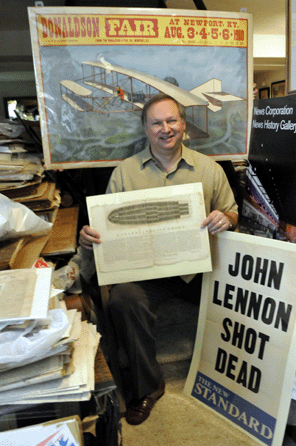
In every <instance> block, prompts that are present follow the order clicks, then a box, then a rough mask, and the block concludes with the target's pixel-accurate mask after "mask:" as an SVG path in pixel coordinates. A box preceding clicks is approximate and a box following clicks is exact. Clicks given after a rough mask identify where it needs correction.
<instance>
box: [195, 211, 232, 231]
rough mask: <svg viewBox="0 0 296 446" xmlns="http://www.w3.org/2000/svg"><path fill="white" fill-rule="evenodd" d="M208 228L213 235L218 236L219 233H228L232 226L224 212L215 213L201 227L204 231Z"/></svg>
mask: <svg viewBox="0 0 296 446" xmlns="http://www.w3.org/2000/svg"><path fill="white" fill-rule="evenodd" d="M206 226H207V227H208V230H209V232H210V233H211V234H218V233H219V232H223V231H227V230H228V229H229V228H230V227H231V226H232V224H231V222H230V220H229V218H227V217H226V215H225V214H223V212H220V211H213V212H211V213H210V215H209V216H208V217H207V218H206V219H205V220H204V221H203V222H202V224H201V226H200V227H201V229H203V228H205V227H206Z"/></svg>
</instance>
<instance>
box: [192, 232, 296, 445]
mask: <svg viewBox="0 0 296 446" xmlns="http://www.w3.org/2000/svg"><path fill="white" fill-rule="evenodd" d="M212 261H213V271H212V272H211V273H207V274H204V279H203V286H202V299H201V309H200V316H199V322H198V329H197V338H196V343H195V348H194V355H193V360H192V364H191V367H190V371H189V375H188V379H187V382H186V385H185V390H184V391H185V394H186V395H188V396H190V397H192V398H193V399H194V400H195V401H199V402H202V403H204V404H206V405H207V406H208V407H209V408H210V409H212V410H213V411H215V412H216V413H218V414H220V415H221V416H222V417H225V419H226V420H228V421H229V422H231V423H233V424H234V425H235V426H236V427H238V428H239V429H240V430H242V431H244V432H245V433H246V434H248V435H249V436H251V437H252V438H253V440H255V441H257V442H258V444H262V445H270V446H278V445H280V444H282V440H283V437H284V432H285V428H286V422H287V417H288V412H289V407H290V400H291V395H292V387H293V380H294V376H295V369H296V336H295V334H296V332H295V319H296V299H295V297H296V274H295V271H296V246H295V245H293V244H290V243H287V242H281V241H277V240H271V239H265V238H262V237H255V236H250V235H246V234H239V233H235V232H234V233H230V232H227V233H223V234H220V235H219V236H218V237H213V240H212Z"/></svg>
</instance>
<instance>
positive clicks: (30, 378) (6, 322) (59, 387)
mask: <svg viewBox="0 0 296 446" xmlns="http://www.w3.org/2000/svg"><path fill="white" fill-rule="evenodd" d="M51 282H52V269H51V268H30V269H19V270H8V271H1V272H0V381H1V387H0V405H19V404H40V403H45V402H63V401H82V400H87V399H89V398H90V396H91V391H92V390H94V386H95V378H94V361H95V355H96V352H97V348H98V345H99V340H100V335H99V334H98V333H97V331H96V327H95V326H94V325H93V324H90V323H87V322H82V321H81V316H80V313H79V312H77V311H76V310H69V311H67V309H66V306H65V305H64V302H63V301H62V300H60V299H59V298H58V297H57V296H52V287H51ZM58 292H59V291H57V290H56V293H58Z"/></svg>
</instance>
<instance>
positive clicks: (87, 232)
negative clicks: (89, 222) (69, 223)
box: [79, 226, 101, 249]
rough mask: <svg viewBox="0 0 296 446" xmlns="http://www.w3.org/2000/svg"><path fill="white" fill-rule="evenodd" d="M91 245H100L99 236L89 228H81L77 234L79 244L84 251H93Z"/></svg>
mask: <svg viewBox="0 0 296 446" xmlns="http://www.w3.org/2000/svg"><path fill="white" fill-rule="evenodd" d="M93 243H98V244H99V243H101V236H100V234H99V233H98V232H97V231H95V230H94V229H92V228H91V227H90V226H83V228H82V229H81V231H80V233H79V244H80V245H81V246H83V247H84V248H86V249H93Z"/></svg>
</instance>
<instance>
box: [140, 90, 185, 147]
mask: <svg viewBox="0 0 296 446" xmlns="http://www.w3.org/2000/svg"><path fill="white" fill-rule="evenodd" d="M142 121H143V123H144V128H145V133H146V135H147V136H148V139H149V142H150V147H151V150H152V153H153V154H154V155H163V156H167V155H169V156H171V155H175V154H176V153H179V152H180V150H181V144H182V138H183V134H184V132H185V129H186V122H185V112H184V109H183V107H182V106H181V105H180V104H178V102H177V101H176V100H175V99H173V98H171V97H170V96H167V95H164V94H159V95H156V96H153V97H152V98H151V99H150V100H149V101H148V102H147V103H146V104H145V105H144V109H143V114H142Z"/></svg>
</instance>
